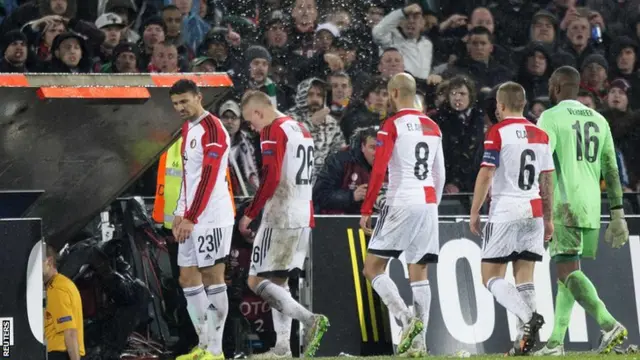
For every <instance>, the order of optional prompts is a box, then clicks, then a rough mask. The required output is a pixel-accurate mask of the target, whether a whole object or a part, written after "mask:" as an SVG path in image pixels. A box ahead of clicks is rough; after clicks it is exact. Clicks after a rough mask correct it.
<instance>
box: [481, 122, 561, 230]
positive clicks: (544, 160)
mask: <svg viewBox="0 0 640 360" xmlns="http://www.w3.org/2000/svg"><path fill="white" fill-rule="evenodd" d="M481 166H493V167H495V168H496V171H495V174H494V175H493V180H492V185H491V205H490V209H489V221H490V222H492V223H500V222H509V221H513V220H519V219H529V218H535V217H541V216H542V200H541V198H540V186H539V182H538V178H539V176H540V173H541V172H545V171H553V170H554V167H553V157H552V154H551V147H550V146H549V136H547V133H545V132H544V130H542V129H540V128H539V127H537V126H536V125H534V124H532V123H531V122H529V121H528V120H527V119H525V118H512V119H505V120H503V121H501V122H499V123H497V124H495V125H493V126H492V127H491V128H490V129H489V131H488V132H487V135H486V140H485V142H484V156H483V159H482V165H481Z"/></svg>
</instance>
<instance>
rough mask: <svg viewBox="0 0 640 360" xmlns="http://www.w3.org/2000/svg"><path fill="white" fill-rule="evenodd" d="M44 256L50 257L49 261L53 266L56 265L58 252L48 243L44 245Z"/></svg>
mask: <svg viewBox="0 0 640 360" xmlns="http://www.w3.org/2000/svg"><path fill="white" fill-rule="evenodd" d="M45 257H46V258H47V259H49V258H51V259H52V260H51V262H52V264H53V267H56V266H57V265H58V252H57V251H56V249H55V248H54V247H53V246H51V245H49V244H47V245H46V250H45Z"/></svg>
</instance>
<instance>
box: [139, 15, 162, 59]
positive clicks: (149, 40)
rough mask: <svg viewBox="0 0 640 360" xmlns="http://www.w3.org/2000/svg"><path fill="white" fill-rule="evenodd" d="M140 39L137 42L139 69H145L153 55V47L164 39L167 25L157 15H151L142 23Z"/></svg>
mask: <svg viewBox="0 0 640 360" xmlns="http://www.w3.org/2000/svg"><path fill="white" fill-rule="evenodd" d="M141 30H142V40H141V41H140V43H139V44H138V47H139V48H140V58H139V60H140V64H138V65H139V67H140V68H141V69H146V68H147V67H148V66H149V63H150V62H151V56H152V55H153V49H154V47H155V46H156V44H159V43H162V42H164V41H165V38H166V34H167V26H166V25H165V24H164V21H162V18H161V17H159V16H153V17H151V18H149V19H147V21H145V23H144V25H142V28H141Z"/></svg>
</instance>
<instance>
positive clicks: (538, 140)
mask: <svg viewBox="0 0 640 360" xmlns="http://www.w3.org/2000/svg"><path fill="white" fill-rule="evenodd" d="M525 129H527V142H528V143H529V144H548V143H549V135H547V133H546V132H544V130H542V129H540V128H539V127H537V126H525Z"/></svg>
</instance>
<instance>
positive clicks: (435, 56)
mask: <svg viewBox="0 0 640 360" xmlns="http://www.w3.org/2000/svg"><path fill="white" fill-rule="evenodd" d="M0 12H1V13H3V15H4V18H3V21H2V24H1V26H0V27H1V29H2V36H1V42H0V45H1V49H2V53H3V57H2V60H1V61H0V72H56V73H90V72H93V73H134V72H162V73H167V72H168V73H172V72H213V71H215V72H226V73H228V74H229V75H230V76H231V78H232V80H233V82H234V89H233V93H232V95H230V96H229V97H228V98H225V99H222V101H220V102H219V103H218V104H215V105H214V106H213V107H212V108H211V109H210V110H211V111H212V112H213V113H215V114H216V115H218V116H219V117H220V118H221V119H222V121H223V122H224V124H225V126H226V127H227V129H228V130H229V132H230V134H231V136H232V138H233V147H232V149H233V150H232V160H231V161H232V172H233V176H232V178H233V182H234V185H235V186H234V191H236V195H239V196H251V195H252V194H253V192H254V191H255V189H256V188H257V185H258V182H259V169H260V151H259V139H258V136H257V134H255V133H254V132H252V131H251V129H249V128H248V127H247V126H246V125H245V124H244V123H243V121H242V119H241V112H240V111H239V107H238V100H239V98H240V97H241V96H242V95H243V94H244V92H246V91H247V90H251V89H259V90H261V91H264V92H265V93H267V94H268V95H269V96H270V97H271V99H272V101H273V103H274V104H276V105H277V107H278V109H279V110H281V111H283V112H285V113H286V114H288V115H290V116H292V117H293V118H294V119H296V120H298V121H300V122H303V123H305V124H306V125H307V127H308V128H309V130H310V131H311V133H312V135H313V138H314V141H315V146H316V151H315V161H316V162H315V163H316V176H315V187H314V200H315V201H316V207H317V209H316V210H317V211H319V212H320V213H358V209H359V204H360V202H361V201H362V198H363V196H364V194H365V192H366V184H367V181H368V175H369V171H370V169H371V163H372V161H373V157H374V156H375V140H374V138H375V130H376V129H377V127H378V126H379V124H380V123H381V121H382V120H384V119H385V118H386V117H387V116H388V115H389V114H388V104H387V102H388V101H387V100H388V99H387V98H388V94H387V90H386V81H387V80H388V79H389V78H390V77H391V76H392V75H394V74H397V73H399V72H408V73H411V74H412V75H413V76H414V77H415V78H416V79H417V82H418V87H419V93H420V96H419V97H420V99H419V102H420V105H421V106H423V107H424V111H425V112H427V113H428V114H429V115H430V116H431V117H432V118H433V119H434V120H435V121H436V122H437V123H438V124H439V125H440V127H441V129H442V132H443V144H444V150H445V154H446V170H447V174H446V177H447V185H446V188H445V191H446V192H447V193H460V192H472V191H473V183H474V180H475V175H476V172H477V169H478V168H479V163H480V160H481V154H482V146H483V138H484V133H485V132H486V130H487V128H488V127H489V126H490V125H491V123H490V120H489V118H488V116H486V113H485V107H484V104H483V99H484V97H485V95H486V94H487V93H488V92H489V91H490V90H491V89H492V88H493V87H494V86H496V85H498V84H500V83H502V82H504V81H508V80H515V81H517V82H519V83H520V84H522V85H523V86H524V87H525V89H526V91H527V97H528V101H529V106H528V113H527V116H528V117H529V119H530V120H531V121H533V122H535V121H536V120H537V118H538V117H539V116H540V114H541V112H542V111H544V110H545V109H546V108H548V107H550V106H551V104H550V101H549V98H548V84H547V80H548V78H549V76H550V74H551V73H552V71H553V70H554V69H555V68H557V67H559V66H563V65H571V66H573V67H575V68H576V69H578V70H579V71H580V73H581V75H582V84H581V87H582V91H581V93H580V98H579V99H580V101H581V102H583V103H585V104H588V106H590V107H592V108H594V109H598V110H600V111H601V112H602V113H603V114H604V115H605V116H606V118H607V119H608V120H609V124H610V126H611V128H612V133H613V136H614V141H615V143H616V146H617V149H618V160H619V167H620V170H621V180H622V183H623V185H624V188H625V190H626V191H637V190H638V187H639V184H640V161H639V160H640V155H639V154H640V141H639V140H640V126H638V125H636V123H637V122H638V121H640V118H639V116H638V114H637V113H636V112H635V110H636V109H638V108H640V97H639V96H638V94H640V72H638V64H639V61H638V46H639V42H640V0H546V1H544V0H493V1H490V0H465V1H449V2H447V1H442V4H441V5H439V4H438V1H437V0H421V1H417V2H404V1H401V0H353V1H351V0H343V1H340V0H337V1H336V0H29V1H27V0H3V4H2V9H0ZM148 188H149V189H151V191H150V192H151V193H153V192H154V190H155V187H154V184H150V186H148Z"/></svg>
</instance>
